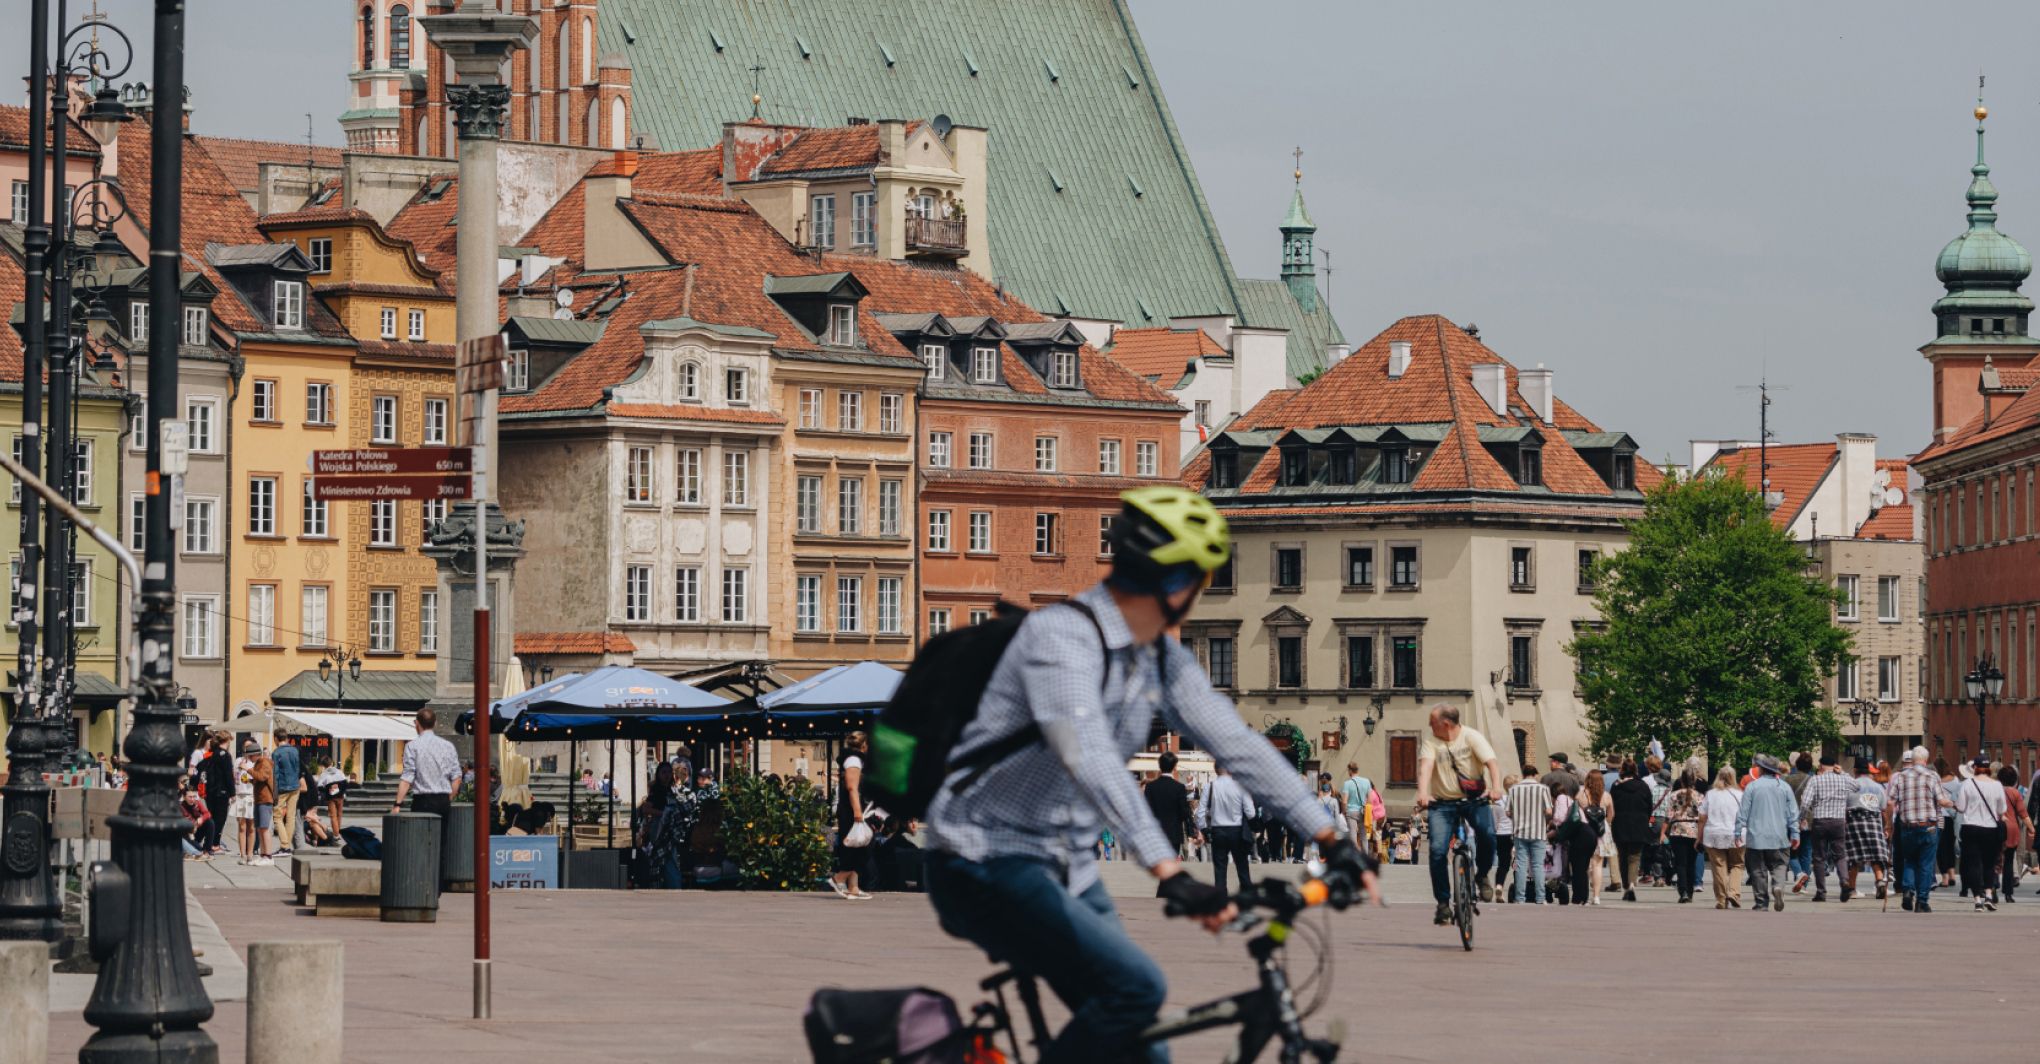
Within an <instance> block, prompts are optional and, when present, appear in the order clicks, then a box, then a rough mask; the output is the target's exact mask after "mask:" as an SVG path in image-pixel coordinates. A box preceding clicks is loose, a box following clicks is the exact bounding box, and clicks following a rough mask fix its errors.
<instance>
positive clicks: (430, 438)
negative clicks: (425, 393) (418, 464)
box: [424, 398, 452, 447]
mask: <svg viewBox="0 0 2040 1064" xmlns="http://www.w3.org/2000/svg"><path fill="white" fill-rule="evenodd" d="M451 413H452V405H451V404H450V403H449V402H448V401H447V400H445V399H429V398H428V399H426V400H425V416H424V429H425V435H424V442H425V446H427V447H444V446H446V442H447V432H446V430H447V425H448V424H449V417H450V415H451Z"/></svg>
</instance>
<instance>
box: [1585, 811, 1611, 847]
mask: <svg viewBox="0 0 2040 1064" xmlns="http://www.w3.org/2000/svg"><path fill="white" fill-rule="evenodd" d="M1585 813H1586V818H1587V827H1588V829H1589V830H1591V831H1593V833H1594V837H1595V838H1597V839H1598V838H1600V837H1601V835H1602V834H1603V833H1604V832H1606V831H1607V830H1608V811H1607V810H1606V809H1603V808H1601V807H1600V806H1599V805H1589V806H1587V808H1586V810H1585Z"/></svg>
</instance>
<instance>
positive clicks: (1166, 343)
mask: <svg viewBox="0 0 2040 1064" xmlns="http://www.w3.org/2000/svg"><path fill="white" fill-rule="evenodd" d="M1105 353H1106V354H1108V355H1111V356H1112V360H1113V361H1114V362H1117V363H1119V364H1120V365H1122V366H1125V367H1126V368H1127V369H1130V370H1132V371H1134V372H1135V373H1138V374H1140V375H1141V376H1143V377H1147V378H1149V379H1150V380H1153V379H1156V378H1159V379H1160V381H1161V383H1162V384H1163V385H1164V386H1167V385H1170V384H1174V383H1175V382H1176V379H1177V378H1178V377H1179V376H1181V375H1182V373H1183V370H1184V367H1185V366H1187V365H1188V364H1189V363H1190V360H1191V359H1196V358H1210V357H1212V356H1214V355H1216V356H1218V357H1220V358H1224V357H1227V356H1228V355H1229V354H1230V352H1228V351H1227V350H1226V349H1225V348H1223V347H1220V346H1218V341H1216V340H1213V339H1212V338H1211V334H1210V333H1207V332H1205V331H1204V330H1203V329H1169V328H1160V329H1121V330H1119V331H1118V332H1115V333H1113V334H1112V346H1111V347H1109V348H1106V350H1105Z"/></svg>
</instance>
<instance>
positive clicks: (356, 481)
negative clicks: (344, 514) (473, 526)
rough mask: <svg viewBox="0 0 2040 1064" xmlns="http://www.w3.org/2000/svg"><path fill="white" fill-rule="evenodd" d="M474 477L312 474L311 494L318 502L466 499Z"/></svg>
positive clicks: (452, 475)
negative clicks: (326, 475)
mask: <svg viewBox="0 0 2040 1064" xmlns="http://www.w3.org/2000/svg"><path fill="white" fill-rule="evenodd" d="M473 485H474V477H472V476H470V475H468V474H466V473H454V474H444V473H392V474H389V475H387V476H372V477H313V478H312V498H314V499H317V500H319V501H321V502H348V501H353V500H358V499H469V498H473V497H474V496H473V493H472V491H471V490H470V489H471V488H472V487H473Z"/></svg>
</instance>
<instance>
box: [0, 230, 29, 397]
mask: <svg viewBox="0 0 2040 1064" xmlns="http://www.w3.org/2000/svg"><path fill="white" fill-rule="evenodd" d="M27 283H28V277H27V274H26V273H25V272H24V271H23V270H22V267H21V263H20V262H19V261H17V260H16V259H15V258H14V256H13V255H12V254H9V253H8V252H6V251H0V292H4V293H6V295H4V296H0V300H4V301H6V302H7V303H8V305H9V306H11V305H12V304H13V302H14V301H15V300H16V299H17V298H18V297H19V295H20V293H21V291H22V286H23V285H25V284H27ZM21 354H22V352H21V333H19V332H17V331H15V330H14V329H13V328H12V327H11V326H10V327H8V328H0V381H12V382H16V383H19V382H20V380H21ZM16 402H19V400H16ZM20 409H21V408H20V407H19V406H16V407H15V410H16V412H17V413H18V412H19V411H20Z"/></svg>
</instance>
